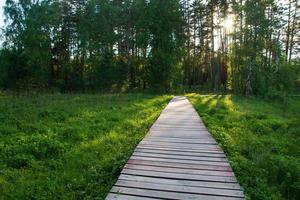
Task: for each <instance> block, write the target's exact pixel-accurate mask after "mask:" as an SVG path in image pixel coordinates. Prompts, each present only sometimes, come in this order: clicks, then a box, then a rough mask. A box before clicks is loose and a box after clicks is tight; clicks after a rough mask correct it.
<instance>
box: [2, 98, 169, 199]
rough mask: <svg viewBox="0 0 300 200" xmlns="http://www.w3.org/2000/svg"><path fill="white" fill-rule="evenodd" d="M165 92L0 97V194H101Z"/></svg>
mask: <svg viewBox="0 0 300 200" xmlns="http://www.w3.org/2000/svg"><path fill="white" fill-rule="evenodd" d="M170 99H171V96H154V95H142V94H129V95H42V96H36V97H7V96H1V97H0V199H10V200H11V199H104V198H105V196H106V194H107V192H108V191H109V190H110V188H111V187H112V185H113V184H114V182H115V181H116V179H117V177H118V175H119V173H120V171H121V169H122V167H123V165H124V164H125V163H126V161H127V159H128V158H129V157H130V155H131V153H132V152H133V150H134V148H135V146H136V145H137V144H138V142H139V141H140V140H141V139H142V138H143V137H144V136H145V134H146V132H147V130H148V129H149V127H150V126H151V125H152V123H153V122H154V121H155V119H156V118H157V117H158V116H159V114H160V112H161V110H162V109H163V108H164V107H165V106H166V104H167V103H168V101H169V100H170Z"/></svg>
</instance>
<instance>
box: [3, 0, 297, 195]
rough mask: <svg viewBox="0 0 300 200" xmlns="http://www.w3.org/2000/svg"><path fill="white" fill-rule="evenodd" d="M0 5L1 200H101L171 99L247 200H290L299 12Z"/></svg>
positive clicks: (281, 3)
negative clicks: (180, 100)
mask: <svg viewBox="0 0 300 200" xmlns="http://www.w3.org/2000/svg"><path fill="white" fill-rule="evenodd" d="M1 1H3V2H5V3H4V6H3V8H0V11H1V9H3V18H4V24H3V26H2V27H0V199H1V200H2V199H4V200H14V199H17V200H18V199H76V200H77V199H105V198H106V196H107V194H108V193H109V191H110V189H111V188H112V187H113V185H114V184H115V183H116V181H117V179H118V177H119V175H120V173H121V172H122V169H123V167H124V165H125V164H126V162H127V161H128V159H129V158H130V156H131V155H132V153H133V151H134V150H135V148H136V146H137V145H138V144H139V143H140V141H142V140H143V138H144V137H145V135H146V134H148V133H149V129H150V127H151V126H152V125H153V123H155V121H156V120H157V119H158V117H159V116H160V114H161V112H162V110H163V109H164V108H165V107H166V106H167V105H168V103H169V102H170V101H171V100H172V98H173V97H174V96H175V95H181V96H185V97H186V98H187V100H188V101H189V102H190V103H191V105H192V106H190V107H192V108H193V109H195V111H197V112H198V114H199V116H200V117H201V120H202V121H203V126H204V127H207V131H209V133H210V134H211V135H212V136H213V139H214V140H215V141H216V144H217V145H219V147H220V148H221V150H222V151H224V155H226V159H227V158H228V162H229V163H230V166H231V167H232V170H233V171H234V175H235V176H236V180H237V182H238V184H240V186H241V188H242V190H243V191H242V192H243V193H245V196H246V198H245V199H246V200H298V199H299V196H300V145H299V144H300V134H299V133H300V112H299V110H300V5H299V3H300V2H299V0H0V5H1V3H2V2H1ZM0 20H1V12H0ZM0 24H1V22H0ZM0 26H1V25H0ZM181 112H182V109H181ZM195 113H196V112H195ZM189 120H190V119H188V120H187V122H186V123H188V122H189ZM188 156H190V157H192V156H191V155H188ZM172 167H173V166H172ZM210 173H212V172H210ZM168 192H169V191H168ZM138 198H139V197H136V198H133V199H138ZM153 198H154V197H153ZM178 198H179V197H178ZM230 198H231V197H230ZM164 199H169V198H164ZM216 199H219V197H218V198H216ZM231 199H232V198H231Z"/></svg>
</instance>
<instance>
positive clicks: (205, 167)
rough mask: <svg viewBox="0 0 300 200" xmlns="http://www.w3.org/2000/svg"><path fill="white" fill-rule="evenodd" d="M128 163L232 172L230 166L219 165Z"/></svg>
mask: <svg viewBox="0 0 300 200" xmlns="http://www.w3.org/2000/svg"><path fill="white" fill-rule="evenodd" d="M127 163H129V164H137V165H138V164H140V165H151V166H163V167H173V168H182V169H199V170H201V169H203V170H212V171H232V169H231V167H230V166H217V165H207V164H200V163H198V164H185V163H176V164H174V163H172V162H164V161H155V160H140V159H130V160H129V161H128V162H127Z"/></svg>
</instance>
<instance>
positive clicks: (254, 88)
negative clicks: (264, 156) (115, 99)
mask: <svg viewBox="0 0 300 200" xmlns="http://www.w3.org/2000/svg"><path fill="white" fill-rule="evenodd" d="M280 2H281V1H279V2H277V1H276V0H268V1H265V0H231V1H226V0H208V1H202V0H182V1H179V0H164V1H161V0H64V1H63V0H17V1H16V0H6V5H5V7H4V12H5V16H6V25H5V27H4V29H3V34H2V35H3V40H4V43H3V48H2V50H1V54H0V57H1V60H0V72H1V73H0V86H1V87H2V88H4V89H21V90H24V89H33V88H38V89H53V88H54V89H55V88H57V89H59V90H61V91H76V90H106V91H107V90H109V91H111V90H115V91H120V90H129V89H136V88H138V89H147V88H151V89H163V90H170V89H178V88H182V87H189V88H194V87H202V88H207V89H210V90H213V91H220V90H222V91H224V90H232V91H233V92H235V93H243V94H246V95H248V94H256V95H274V94H275V95H277V94H283V93H286V92H287V91H288V89H289V88H291V87H292V86H293V84H295V82H296V79H297V78H298V77H297V76H298V75H299V48H300V45H299V38H300V37H299V34H300V33H299V25H300V23H299V17H300V16H299V11H298V9H297V8H298V7H299V5H298V2H297V1H296V0H289V1H285V2H283V3H280Z"/></svg>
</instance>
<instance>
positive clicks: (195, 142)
mask: <svg viewBox="0 0 300 200" xmlns="http://www.w3.org/2000/svg"><path fill="white" fill-rule="evenodd" d="M143 141H147V142H167V143H175V145H176V144H214V145H216V144H217V143H216V141H215V140H212V139H202V140H191V139H190V140H182V141H180V140H174V139H173V140H172V139H164V138H160V139H153V138H146V139H144V140H143Z"/></svg>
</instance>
